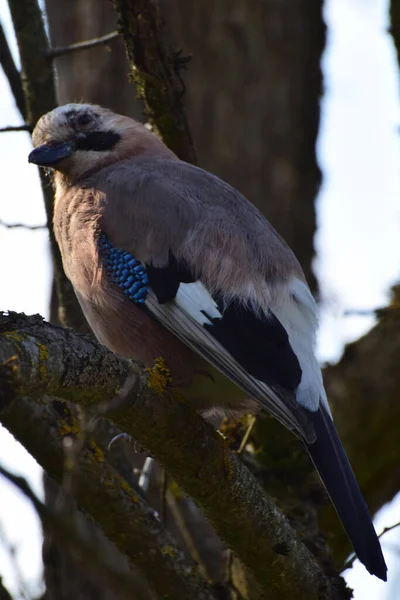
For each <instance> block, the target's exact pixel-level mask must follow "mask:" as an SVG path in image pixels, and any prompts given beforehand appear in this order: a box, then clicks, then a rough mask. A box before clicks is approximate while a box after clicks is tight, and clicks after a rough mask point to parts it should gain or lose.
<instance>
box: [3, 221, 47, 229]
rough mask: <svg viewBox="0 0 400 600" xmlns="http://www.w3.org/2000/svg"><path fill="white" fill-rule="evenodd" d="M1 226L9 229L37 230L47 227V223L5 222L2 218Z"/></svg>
mask: <svg viewBox="0 0 400 600" xmlns="http://www.w3.org/2000/svg"><path fill="white" fill-rule="evenodd" d="M0 226H2V227H6V228H7V229H29V230H30V231H37V230H38V229H47V225H25V223H5V222H4V221H2V220H1V219H0Z"/></svg>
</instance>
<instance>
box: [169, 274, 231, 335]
mask: <svg viewBox="0 0 400 600" xmlns="http://www.w3.org/2000/svg"><path fill="white" fill-rule="evenodd" d="M175 303H176V304H177V305H178V306H179V307H180V308H181V309H182V310H183V311H184V312H186V313H187V314H188V315H189V316H190V317H191V318H192V319H194V320H195V321H196V322H197V323H199V324H200V325H204V323H210V324H211V321H210V320H209V319H207V317H206V316H205V315H204V313H203V312H202V311H204V312H206V313H207V314H208V315H209V316H210V317H211V318H212V319H221V318H222V315H221V313H220V312H219V310H218V306H217V304H216V302H215V301H214V300H213V298H212V297H211V295H210V294H209V292H208V291H207V290H206V288H205V287H204V285H203V284H202V283H201V282H200V281H195V282H194V283H181V284H180V286H179V288H178V292H177V294H176V297H175Z"/></svg>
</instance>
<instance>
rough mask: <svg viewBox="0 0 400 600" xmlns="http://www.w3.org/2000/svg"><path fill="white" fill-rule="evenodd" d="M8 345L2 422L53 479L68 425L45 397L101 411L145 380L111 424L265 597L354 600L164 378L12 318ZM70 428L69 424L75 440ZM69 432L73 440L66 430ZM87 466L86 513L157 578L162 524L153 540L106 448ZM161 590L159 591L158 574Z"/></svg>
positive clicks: (79, 339) (6, 324)
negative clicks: (162, 470) (155, 464)
mask: <svg viewBox="0 0 400 600" xmlns="http://www.w3.org/2000/svg"><path fill="white" fill-rule="evenodd" d="M0 339H1V343H0V361H1V362H0V364H1V365H2V368H1V390H2V395H1V398H0V406H1V407H2V416H1V418H2V422H3V424H4V425H5V426H6V427H7V428H8V429H9V430H10V431H11V432H12V433H13V434H14V435H15V436H16V437H17V439H19V440H20V441H21V442H22V443H23V444H24V445H25V446H26V447H27V449H28V450H29V452H30V453H31V454H32V455H33V456H35V457H36V459H37V460H38V461H39V462H40V463H41V464H42V465H43V466H44V468H45V469H46V471H47V472H48V473H49V474H50V475H51V476H55V478H56V479H58V480H60V474H61V466H62V454H61V455H60V450H61V448H62V444H61V441H60V439H59V440H58V441H59V450H58V452H56V447H54V448H53V447H52V446H51V447H50V448H49V447H48V446H47V438H48V437H49V436H48V434H46V435H45V431H46V430H49V431H50V432H54V430H55V428H57V426H58V427H59V424H58V423H54V416H53V417H52V418H51V419H50V420H49V419H45V418H44V415H43V414H42V413H43V410H44V408H43V406H44V400H43V399H44V397H45V396H56V397H61V398H63V399H64V400H67V401H71V402H73V403H75V404H78V405H80V406H82V407H83V408H85V409H86V410H89V411H90V410H94V409H96V407H97V408H98V407H99V404H100V403H101V402H104V401H107V400H108V401H109V399H110V398H111V397H112V396H113V394H114V393H115V390H116V389H119V388H120V386H121V385H122V382H123V380H124V379H125V378H126V377H128V376H129V375H132V373H135V376H136V383H135V388H134V390H133V391H132V392H131V393H130V394H129V396H128V397H127V398H125V402H122V403H120V402H119V403H118V404H111V405H108V410H107V418H109V419H110V420H111V421H112V422H114V423H115V424H116V425H117V426H118V427H119V428H121V429H122V430H123V431H126V432H127V433H129V434H130V435H132V437H134V438H135V439H137V440H138V441H139V442H140V443H141V444H142V445H143V446H144V447H146V448H148V449H149V450H150V451H151V453H152V455H153V456H154V457H155V458H156V459H157V460H158V461H159V462H160V463H161V464H163V465H164V466H165V467H166V468H167V469H168V471H169V472H170V473H171V474H172V476H173V477H174V479H175V480H176V481H177V483H178V484H179V485H180V487H182V489H184V490H185V491H186V492H187V493H189V494H190V495H191V496H192V497H193V499H194V500H195V501H196V503H197V504H198V505H199V506H200V507H201V508H202V510H203V511H204V512H205V513H206V515H207V516H208V518H209V519H210V521H211V522H212V524H213V525H214V527H215V529H216V531H217V532H218V533H219V534H220V535H221V537H223V538H224V539H225V541H226V542H227V544H228V545H229V546H230V547H231V548H232V550H233V551H234V552H235V553H236V554H237V555H238V557H239V558H240V559H241V561H242V562H243V564H245V565H246V567H247V568H248V570H249V571H250V572H251V573H252V575H253V576H254V578H255V580H256V581H257V584H258V586H259V588H260V589H261V590H262V593H263V594H264V595H267V594H268V595H269V596H270V597H271V598H272V597H273V598H276V599H285V598H288V599H289V598H290V599H294V598H304V599H307V600H311V599H312V598H326V599H329V598H348V592H347V590H346V589H345V587H344V585H343V583H342V580H341V579H340V578H335V577H334V578H332V577H326V576H324V575H323V573H322V571H321V570H320V569H319V567H318V566H317V564H316V563H315V561H314V560H313V558H312V556H311V554H310V553H309V552H308V551H307V550H306V548H305V547H304V546H303V545H302V544H301V543H300V542H299V541H298V539H297V538H296V534H295V532H294V531H293V530H292V529H291V528H290V526H289V524H288V522H287V521H286V519H285V518H284V517H283V516H282V515H281V514H280V513H279V512H278V510H277V509H276V507H275V505H274V503H273V502H272V501H271V499H270V498H269V497H268V496H266V495H265V494H263V492H262V490H261V488H260V487H259V485H258V484H257V482H256V480H254V479H253V477H252V476H251V474H250V472H249V471H248V470H247V469H246V468H245V467H244V465H243V464H242V463H241V462H240V461H239V460H238V458H237V457H236V456H235V455H233V454H232V453H230V452H229V450H228V448H227V446H226V444H225V443H224V441H223V440H222V438H221V437H220V436H219V435H218V434H217V433H216V432H215V431H214V429H213V428H212V427H211V426H210V425H209V424H207V423H206V422H205V421H203V420H202V419H201V418H199V417H198V416H197V415H196V413H195V412H193V410H192V409H191V408H190V407H189V406H188V405H187V404H186V403H185V402H182V401H179V400H176V399H174V398H173V397H172V396H171V395H169V394H168V393H167V392H165V391H164V393H162V395H161V396H160V388H161V390H163V389H164V390H165V386H166V381H165V379H163V375H162V371H159V370H157V369H154V370H153V371H152V372H151V373H150V375H148V376H146V377H144V376H143V373H141V372H140V370H138V368H137V367H134V366H132V365H131V364H130V363H129V362H128V361H124V360H121V359H119V358H118V357H117V356H115V355H113V354H112V353H111V352H108V351H107V350H106V349H105V348H104V347H102V346H100V345H99V344H97V343H96V342H95V341H94V340H92V339H91V338H88V337H86V336H77V335H76V334H74V333H73V332H71V331H68V330H63V329H61V328H58V327H55V326H51V325H49V324H43V323H41V320H40V318H37V317H33V318H26V317H22V316H20V315H15V314H11V315H8V316H3V317H2V318H1V338H0ZM26 398H30V400H27V399H26ZM35 399H36V403H35V402H34V400H35ZM128 400H129V401H128ZM37 401H39V402H37ZM28 406H29V409H28ZM46 410H49V407H48V406H46ZM49 412H50V411H49ZM28 415H30V418H28ZM35 419H37V421H38V422H36V420H35ZM70 427H71V426H70V425H69V423H67V431H68V432H71V428H70ZM63 428H64V429H63ZM61 431H65V423H64V424H62V427H61ZM56 433H58V436H59V438H60V437H61V436H60V430H59V429H58V430H57V429H56V431H55V432H54V437H55V438H56V437H57V436H56V435H55V434H56ZM51 438H52V439H53V436H51ZM46 446H47V447H46ZM79 467H80V468H79V470H77V491H76V496H77V500H78V502H79V504H80V505H81V507H82V508H83V509H84V510H86V511H87V512H89V514H91V515H92V516H93V518H95V519H96V520H97V522H98V523H99V524H100V525H101V527H102V529H103V531H104V532H105V533H106V535H107V536H109V537H110V538H111V539H112V541H113V542H114V543H115V544H116V545H117V547H118V548H119V550H120V551H122V552H124V553H126V554H127V555H128V556H129V557H130V558H131V560H132V561H134V562H135V563H136V564H137V565H138V566H140V567H141V568H143V569H145V568H146V569H147V568H148V566H149V564H150V565H152V569H153V572H154V564H153V561H156V560H159V561H160V560H161V557H162V556H164V554H165V553H164V554H163V552H162V548H163V546H162V545H161V546H160V542H159V540H155V542H156V544H155V547H154V548H153V550H152V551H151V552H150V548H152V547H153V546H152V543H151V542H150V539H147V540H146V539H144V538H145V536H146V535H147V536H149V535H150V536H151V534H152V532H153V535H152V536H151V537H153V538H154V535H155V531H154V528H156V529H157V527H159V525H157V524H156V523H155V522H154V521H151V528H150V531H145V529H146V524H147V525H148V526H149V523H148V517H144V516H143V514H142V512H143V511H142V507H141V502H140V499H139V498H137V496H136V495H135V494H134V493H133V492H132V491H131V489H130V488H129V486H128V490H126V487H124V483H123V481H119V480H118V477H119V476H117V474H116V473H115V472H114V471H113V470H111V467H110V466H109V465H108V464H107V462H106V461H104V457H103V455H102V454H101V455H99V454H98V452H96V447H93V446H92V445H91V444H88V445H87V446H85V447H84V450H83V451H82V453H81V455H80V457H79ZM119 479H121V478H119ZM109 484H110V485H109ZM123 492H126V494H127V498H126V499H125V498H124V496H125V494H124V493H123ZM132 494H133V495H132ZM110 496H111V497H110ZM129 498H130V503H129V502H128V504H127V501H128V499H129ZM118 499H119V500H118ZM104 506H107V511H106V514H105V511H104ZM127 518H128V520H127ZM128 523H129V525H130V526H131V527H134V524H135V527H138V528H139V529H138V531H140V527H143V528H144V529H143V531H142V532H141V534H140V535H141V536H142V537H143V539H142V537H140V543H141V544H142V545H143V547H144V546H146V545H148V548H149V550H148V551H147V552H144V551H143V548H142V550H141V551H140V550H138V545H137V544H138V537H137V532H136V533H135V532H134V531H131V532H129V531H128V529H127V528H128ZM156 525H157V527H156ZM157 531H158V529H157ZM160 548H161V549H160ZM144 554H150V556H147V555H146V556H144ZM164 558H165V557H164ZM167 563H168V561H167ZM160 564H161V566H164V567H166V566H168V564H169V563H168V564H167V565H164V563H163V561H162V560H161V563H160ZM144 572H145V573H149V571H148V570H147V571H144ZM182 577H183V574H182ZM152 583H153V586H155V585H157V584H159V578H158V575H157V576H155V580H152ZM180 583H181V584H182V582H180ZM164 585H165V583H164ZM158 589H160V588H158ZM164 594H165V590H164ZM177 595H178V594H177ZM177 595H175V598H176V597H177ZM178 597H180V596H179V595H178ZM181 597H182V598H184V597H185V595H182V596H181ZM195 597H198V598H200V597H201V596H195Z"/></svg>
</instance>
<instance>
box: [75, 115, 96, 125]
mask: <svg viewBox="0 0 400 600" xmlns="http://www.w3.org/2000/svg"><path fill="white" fill-rule="evenodd" d="M91 122H92V117H91V115H89V113H83V114H82V115H79V116H78V117H77V118H76V124H77V125H78V127H86V125H89V124H90V123H91Z"/></svg>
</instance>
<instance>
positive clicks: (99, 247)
mask: <svg viewBox="0 0 400 600" xmlns="http://www.w3.org/2000/svg"><path fill="white" fill-rule="evenodd" d="M33 144H34V146H35V148H34V150H33V151H32V152H31V153H30V155H29V161H30V162H31V163H35V164H37V165H40V166H42V167H46V168H50V169H52V170H53V171H54V187H55V198H54V232H55V236H56V238H57V241H58V244H59V246H60V250H61V254H62V259H63V265H64V269H65V273H66V275H67V276H68V278H69V279H70V280H71V282H72V284H73V287H74V290H75V293H76V295H77V297H78V300H79V302H80V304H81V307H82V309H83V312H84V314H85V316H86V318H87V320H88V322H89V324H90V326H91V328H92V330H93V331H94V333H95V335H96V337H97V338H98V339H99V341H100V342H101V343H103V344H104V345H106V346H107V347H108V348H110V349H111V350H112V351H114V352H116V353H118V354H119V355H121V356H124V357H127V358H130V359H135V360H138V361H140V362H142V363H143V364H144V365H145V366H147V367H152V366H153V364H154V361H155V359H156V358H158V357H163V358H164V360H165V361H166V364H167V366H168V367H169V369H170V370H171V373H172V377H173V379H172V385H173V386H174V387H175V388H176V389H179V390H180V391H181V392H183V393H184V395H185V397H186V398H187V399H188V400H189V401H191V402H192V403H193V405H194V407H195V408H196V409H197V410H200V411H203V412H205V411H207V410H210V409H215V408H219V409H222V410H233V411H235V410H239V409H246V408H248V409H249V408H250V409H251V410H252V409H254V407H255V406H257V405H258V406H259V407H261V408H263V409H266V410H267V411H269V412H270V413H271V414H272V415H274V416H275V417H276V418H277V419H278V420H279V421H280V422H281V423H282V424H283V425H284V426H286V427H287V428H289V429H291V430H293V432H294V433H296V434H297V435H298V436H299V437H300V438H301V439H302V440H303V442H304V444H305V447H306V449H307V451H308V453H309V455H310V457H311V459H312V461H313V463H314V465H315V467H316V469H317V471H318V473H319V475H320V477H321V479H322V481H323V483H324V485H325V487H326V489H327V491H328V494H329V496H330V498H331V500H332V502H333V504H334V506H335V508H336V511H337V513H338V515H339V518H340V519H341V521H342V524H343V526H344V528H345V530H346V532H347V534H348V536H349V538H350V541H351V542H352V544H353V547H354V550H355V552H356V554H357V556H358V558H359V559H360V561H361V562H362V563H363V564H364V565H365V567H366V568H367V569H368V571H369V572H370V573H372V574H374V575H376V576H377V577H379V578H380V579H383V580H386V571H387V568H386V565H385V561H384V558H383V555H382V550H381V547H380V543H379V540H378V538H377V535H376V533H375V530H374V527H373V524H372V521H371V518H370V516H369V513H368V509H367V506H366V503H365V501H364V499H363V497H362V494H361V492H360V489H359V487H358V484H357V481H356V479H355V476H354V474H353V471H352V469H351V467H350V464H349V462H348V459H347V457H346V454H345V451H344V449H343V446H342V444H341V442H340V440H339V437H338V435H337V432H336V429H335V426H334V424H333V421H332V415H331V412H330V409H329V405H328V401H327V397H326V393H325V390H324V387H323V382H322V375H321V370H320V368H319V365H318V362H317V360H316V358H315V355H314V338H315V332H316V327H317V314H316V305H315V302H314V299H313V297H312V295H311V292H310V290H309V288H308V286H307V283H306V281H305V278H304V274H303V271H302V269H301V267H300V265H299V263H298V261H297V259H296V257H295V256H294V254H293V252H292V251H291V250H290V248H289V247H288V246H287V245H286V243H285V242H284V241H283V240H282V239H281V238H280V236H279V235H278V234H277V233H276V231H275V230H274V229H273V227H272V226H271V225H270V224H269V223H268V221H267V220H266V219H265V218H264V217H263V216H262V215H261V214H260V212H259V211H258V210H257V209H256V208H255V207H254V206H253V205H252V204H250V202H248V201H247V200H246V198H244V197H243V196H242V195H241V194H240V193H239V192H238V191H237V190H235V189H233V188H232V187H231V186H229V185H228V184H227V183H225V182H223V181H221V180H220V179H219V178H218V177H216V176H214V175H212V174H211V173H208V172H207V171H204V170H202V169H200V168H198V167H195V166H193V165H190V164H187V163H185V162H183V161H181V160H179V159H178V158H177V157H176V156H175V155H174V154H173V153H172V152H171V151H170V150H169V149H168V148H167V147H166V146H165V145H164V144H163V143H162V141H161V140H160V139H158V138H157V137H156V136H155V135H154V134H153V133H151V132H150V131H149V130H147V129H146V128H145V127H144V126H143V125H141V124H140V123H138V122H136V121H134V120H132V119H130V118H128V117H124V116H121V115H117V114H115V113H113V112H112V111H110V110H107V109H105V108H101V107H99V106H95V105H90V104H67V105H65V106H60V107H58V108H56V109H55V110H53V111H51V112H50V113H48V114H46V115H44V116H43V117H42V118H41V119H40V120H39V122H38V123H37V125H36V127H35V130H34V132H33ZM246 399H250V401H249V400H246Z"/></svg>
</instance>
